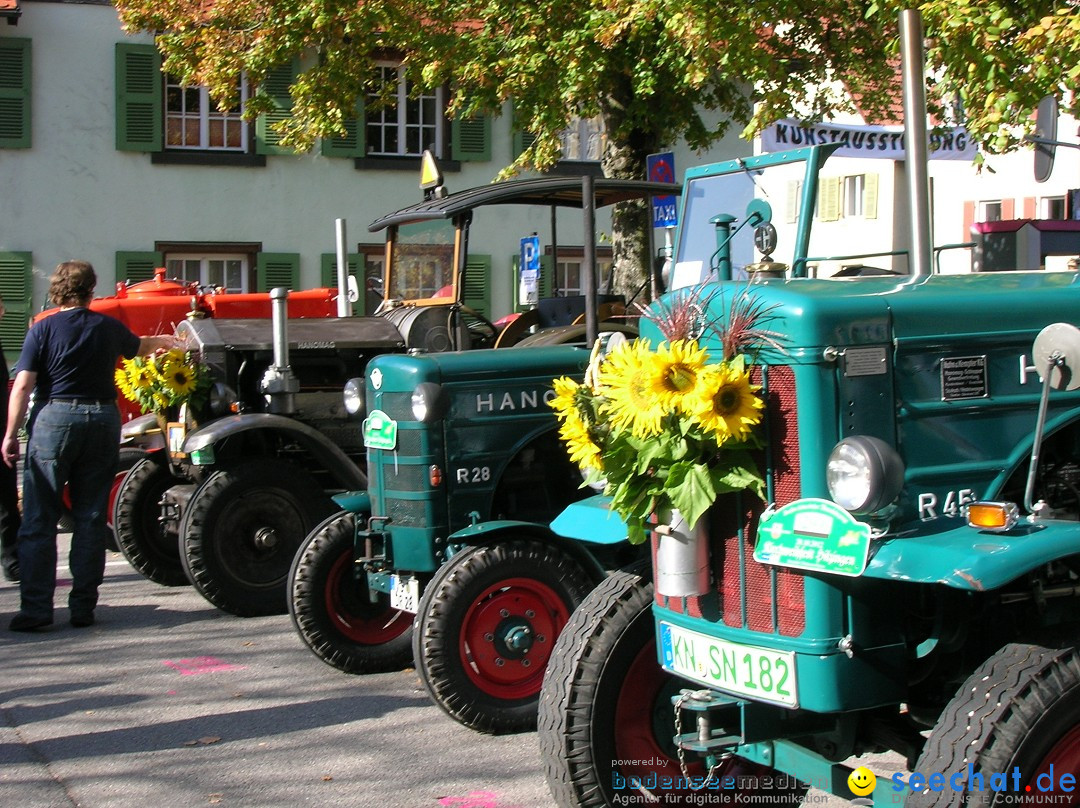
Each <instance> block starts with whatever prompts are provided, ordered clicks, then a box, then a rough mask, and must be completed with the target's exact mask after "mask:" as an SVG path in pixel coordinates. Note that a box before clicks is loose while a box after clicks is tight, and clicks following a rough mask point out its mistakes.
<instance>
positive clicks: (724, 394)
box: [713, 387, 739, 415]
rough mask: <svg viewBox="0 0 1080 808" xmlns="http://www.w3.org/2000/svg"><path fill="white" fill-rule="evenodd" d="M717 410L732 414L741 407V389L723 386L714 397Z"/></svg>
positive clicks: (723, 413) (722, 413)
mask: <svg viewBox="0 0 1080 808" xmlns="http://www.w3.org/2000/svg"><path fill="white" fill-rule="evenodd" d="M713 401H714V402H715V403H716V411H717V412H718V413H720V414H721V415H730V414H731V413H733V412H735V411H736V410H738V409H739V391H738V390H735V389H734V388H731V387H721V388H720V390H718V391H717V393H716V396H715V397H714V398H713Z"/></svg>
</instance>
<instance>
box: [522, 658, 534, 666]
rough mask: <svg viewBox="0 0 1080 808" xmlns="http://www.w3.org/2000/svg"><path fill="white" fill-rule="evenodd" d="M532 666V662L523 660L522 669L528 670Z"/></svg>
mask: <svg viewBox="0 0 1080 808" xmlns="http://www.w3.org/2000/svg"><path fill="white" fill-rule="evenodd" d="M531 664H532V663H531V662H530V661H529V660H528V659H523V660H521V667H523V668H527V667H529V666H530V665H531Z"/></svg>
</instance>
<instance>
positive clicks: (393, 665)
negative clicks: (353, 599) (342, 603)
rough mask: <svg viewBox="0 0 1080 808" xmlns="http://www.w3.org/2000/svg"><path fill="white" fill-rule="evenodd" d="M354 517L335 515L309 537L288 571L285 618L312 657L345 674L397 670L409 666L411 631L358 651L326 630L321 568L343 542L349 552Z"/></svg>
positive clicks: (328, 628) (358, 647) (345, 638)
mask: <svg viewBox="0 0 1080 808" xmlns="http://www.w3.org/2000/svg"><path fill="white" fill-rule="evenodd" d="M354 518H355V517H354V516H353V514H346V513H336V514H334V515H333V516H330V517H329V518H327V519H326V520H324V521H323V522H322V523H321V524H320V525H319V526H318V527H316V528H315V529H314V530H313V531H311V533H309V534H308V536H307V538H306V539H305V540H304V543H303V544H302V545H301V546H300V550H299V552H297V554H296V558H295V559H294V560H293V565H292V569H291V570H290V571H289V616H290V617H291V618H292V622H293V626H294V627H295V628H296V631H297V633H299V634H300V637H301V638H302V639H303V640H304V642H305V643H307V645H308V647H309V648H310V649H311V650H312V652H313V653H314V654H315V656H317V657H318V658H319V659H321V660H322V661H323V662H325V663H326V664H327V665H330V666H332V667H334V668H337V669H338V670H340V671H344V672H345V673H356V674H359V673H380V672H384V671H394V670H401V669H402V668H403V667H405V666H406V665H408V664H409V662H410V661H411V660H412V626H411V624H410V627H409V628H407V629H405V630H404V631H403V632H402V633H401V634H400V635H399V636H397V637H395V638H394V639H392V640H390V641H389V642H386V643H383V644H381V645H366V646H361V645H360V644H359V643H355V642H353V641H352V640H350V639H349V638H347V637H343V636H341V635H340V634H335V633H334V632H333V628H332V626H330V627H328V626H326V625H324V624H323V623H324V621H329V617H328V616H326V615H325V614H324V610H325V606H324V602H325V601H324V598H325V592H324V591H323V588H324V587H325V586H326V584H327V582H326V580H325V575H324V574H323V573H322V568H323V566H324V565H326V566H329V565H331V564H333V562H334V561H335V560H336V558H337V557H338V556H339V555H340V553H341V552H342V550H341V547H342V542H343V541H345V543H346V544H347V546H349V547H351V546H352V540H353V539H352V537H353V530H354V522H353V519H354Z"/></svg>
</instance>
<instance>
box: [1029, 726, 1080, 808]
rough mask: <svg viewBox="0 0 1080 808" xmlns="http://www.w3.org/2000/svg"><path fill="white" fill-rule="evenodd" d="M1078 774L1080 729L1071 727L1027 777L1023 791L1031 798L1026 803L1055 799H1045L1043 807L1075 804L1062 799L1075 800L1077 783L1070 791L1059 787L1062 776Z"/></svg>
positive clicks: (1032, 803) (1036, 803)
mask: <svg viewBox="0 0 1080 808" xmlns="http://www.w3.org/2000/svg"><path fill="white" fill-rule="evenodd" d="M1051 769H1053V774H1051ZM1078 771H1080V726H1077V727H1073V728H1072V729H1071V730H1069V731H1068V732H1066V733H1065V734H1064V735H1063V736H1061V738H1060V739H1059V740H1058V742H1057V743H1056V744H1054V746H1053V748H1052V749H1051V750H1050V752H1049V753H1047V755H1046V757H1045V758H1043V760H1042V763H1040V764H1039V766H1038V768H1037V769H1036V770H1035V772H1034V773H1033V774H1032V775H1031V777H1030V778H1028V781H1027V784H1026V785H1025V786H1024V791H1025V792H1028V793H1030V794H1031V795H1032V797H1033V799H1032V802H1030V803H1028V804H1030V805H1039V804H1040V803H1041V800H1040V798H1042V797H1047V798H1049V797H1054V799H1053V800H1049V799H1048V800H1046V804H1047V805H1050V804H1053V805H1075V804H1076V803H1075V802H1069V801H1067V800H1062V798H1063V797H1065V798H1068V800H1074V799H1075V798H1076V784H1075V783H1072V784H1071V786H1070V788H1069V790H1068V791H1065V790H1064V789H1062V788H1061V783H1060V780H1061V775H1062V774H1075V773H1076V772H1078ZM1040 779H1041V781H1042V782H1041V783H1040ZM1044 789H1045V790H1044Z"/></svg>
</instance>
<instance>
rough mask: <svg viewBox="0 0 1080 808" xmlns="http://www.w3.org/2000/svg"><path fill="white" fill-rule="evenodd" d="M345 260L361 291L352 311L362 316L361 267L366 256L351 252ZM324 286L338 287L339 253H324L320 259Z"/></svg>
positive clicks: (362, 289) (362, 284)
mask: <svg viewBox="0 0 1080 808" xmlns="http://www.w3.org/2000/svg"><path fill="white" fill-rule="evenodd" d="M345 262H346V264H347V265H348V267H349V275H351V276H352V277H353V278H355V279H356V288H357V290H358V291H359V293H360V296H359V297H358V298H357V300H356V302H355V303H353V304H352V313H353V314H354V315H356V316H362V315H363V314H364V313H365V312H364V276H363V275H362V274H360V268H361V267H362V266H364V256H362V255H361V254H360V253H349V254H348V255H347V256H345ZM319 277H320V279H321V281H320V282H321V283H322V285H323V286H327V287H331V288H334V289H336V288H337V253H323V254H322V256H321V259H320V275H319Z"/></svg>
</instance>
